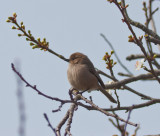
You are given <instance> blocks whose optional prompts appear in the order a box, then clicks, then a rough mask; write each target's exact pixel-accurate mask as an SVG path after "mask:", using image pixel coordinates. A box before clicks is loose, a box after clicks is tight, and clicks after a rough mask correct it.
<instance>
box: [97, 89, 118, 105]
mask: <svg viewBox="0 0 160 136" xmlns="http://www.w3.org/2000/svg"><path fill="white" fill-rule="evenodd" d="M99 90H100V91H101V92H102V93H103V94H104V95H105V96H106V97H107V98H108V99H109V100H110V101H111V102H113V103H117V101H116V100H115V99H114V98H113V97H112V96H111V95H110V94H109V93H108V92H107V91H106V90H105V89H104V88H102V87H100V89H99Z"/></svg>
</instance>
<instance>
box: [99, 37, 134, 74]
mask: <svg viewBox="0 0 160 136" xmlns="http://www.w3.org/2000/svg"><path fill="white" fill-rule="evenodd" d="M100 36H102V37H103V39H104V40H105V41H106V42H107V43H108V45H109V46H110V48H111V49H112V50H113V51H114V55H115V57H116V59H117V61H118V63H119V64H120V65H121V67H122V68H124V69H125V70H126V71H127V72H128V74H130V75H133V74H132V72H130V71H129V70H128V69H127V67H126V66H125V65H124V64H123V63H122V62H121V60H120V59H119V57H118V55H117V53H116V51H115V49H114V48H113V45H112V44H111V43H110V42H109V41H108V39H107V38H106V36H105V35H104V34H100Z"/></svg>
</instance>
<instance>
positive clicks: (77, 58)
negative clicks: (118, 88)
mask: <svg viewBox="0 0 160 136" xmlns="http://www.w3.org/2000/svg"><path fill="white" fill-rule="evenodd" d="M67 77H68V81H69V82H70V84H71V86H72V88H74V89H75V90H78V91H88V92H90V91H92V90H100V91H101V92H102V93H103V94H104V95H105V96H106V97H107V98H108V99H109V100H110V101H111V102H113V103H117V101H116V100H115V99H114V98H113V97H112V96H111V95H110V94H109V93H108V92H107V91H106V90H105V85H104V83H103V81H102V79H101V77H100V76H99V74H98V73H97V71H96V70H95V67H94V65H93V63H92V62H91V61H90V59H89V58H88V57H87V56H86V55H84V54H83V53H80V52H76V53H73V54H71V55H70V57H69V65H68V70H67Z"/></svg>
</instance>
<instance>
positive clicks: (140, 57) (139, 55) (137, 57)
mask: <svg viewBox="0 0 160 136" xmlns="http://www.w3.org/2000/svg"><path fill="white" fill-rule="evenodd" d="M154 54H155V55H156V58H160V54H157V53H154ZM143 58H145V56H144V54H131V55H130V56H127V57H126V60H129V61H131V60H135V59H143Z"/></svg>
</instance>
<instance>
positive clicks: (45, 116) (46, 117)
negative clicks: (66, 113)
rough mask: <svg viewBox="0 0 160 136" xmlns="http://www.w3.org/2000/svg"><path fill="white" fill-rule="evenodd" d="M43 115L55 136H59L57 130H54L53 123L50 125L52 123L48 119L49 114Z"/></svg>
mask: <svg viewBox="0 0 160 136" xmlns="http://www.w3.org/2000/svg"><path fill="white" fill-rule="evenodd" d="M43 115H44V118H45V119H46V121H47V122H48V126H49V127H50V128H51V129H52V131H53V132H54V134H55V136H58V135H57V134H56V130H55V128H53V126H52V125H51V123H50V121H49V119H48V116H47V114H46V113H44V114H43Z"/></svg>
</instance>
